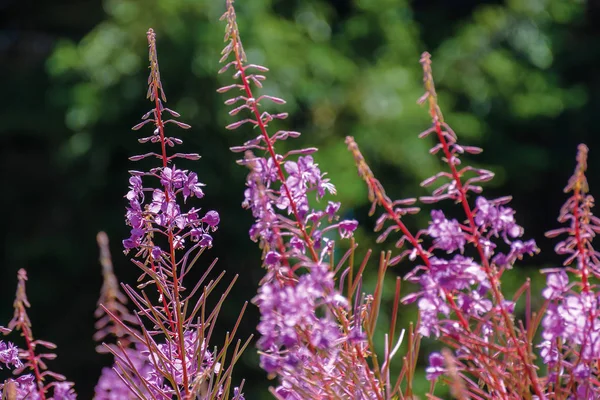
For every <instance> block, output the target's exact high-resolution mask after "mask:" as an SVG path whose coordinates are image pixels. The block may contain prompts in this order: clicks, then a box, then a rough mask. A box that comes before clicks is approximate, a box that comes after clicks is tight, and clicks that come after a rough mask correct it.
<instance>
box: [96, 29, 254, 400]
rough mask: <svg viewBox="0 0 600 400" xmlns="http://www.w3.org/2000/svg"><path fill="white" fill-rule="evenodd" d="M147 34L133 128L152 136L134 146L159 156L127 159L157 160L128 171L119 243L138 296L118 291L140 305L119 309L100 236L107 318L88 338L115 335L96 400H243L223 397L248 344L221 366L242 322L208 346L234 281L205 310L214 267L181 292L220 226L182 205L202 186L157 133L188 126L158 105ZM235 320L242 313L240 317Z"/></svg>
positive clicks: (175, 141)
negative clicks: (216, 345)
mask: <svg viewBox="0 0 600 400" xmlns="http://www.w3.org/2000/svg"><path fill="white" fill-rule="evenodd" d="M147 38H148V45H149V60H150V76H149V78H148V96H147V97H148V98H149V99H150V101H151V102H152V103H153V108H152V109H151V110H150V111H149V112H148V113H146V114H145V115H144V116H143V117H142V119H143V121H142V122H141V123H139V124H138V125H136V126H134V127H133V129H134V130H138V129H141V128H142V127H144V126H145V125H147V124H152V125H154V131H153V133H152V134H151V135H150V136H147V137H143V138H141V139H139V142H140V143H152V144H155V145H156V146H157V147H158V148H159V151H158V152H150V153H146V154H143V155H139V156H133V157H130V159H131V160H132V161H139V160H142V159H145V158H147V157H155V158H157V159H159V160H160V163H159V166H157V167H154V168H151V169H149V170H148V171H138V170H134V171H130V173H131V177H130V179H129V191H128V192H127V194H126V195H125V198H126V199H127V200H128V202H129V205H128V207H127V212H126V215H125V218H126V223H127V224H128V225H129V226H130V227H131V232H130V236H129V238H127V239H125V240H123V246H124V248H125V253H126V254H128V253H129V252H131V251H133V252H134V257H133V259H132V261H133V263H134V264H135V265H137V266H138V267H139V268H140V269H141V270H142V276H141V277H140V279H139V281H140V282H141V284H140V285H138V288H137V289H139V290H141V292H140V291H138V290H136V289H134V288H132V287H131V286H129V285H123V286H122V287H123V290H124V291H125V293H126V294H127V296H129V298H130V299H131V301H132V302H133V303H134V305H135V306H136V307H137V308H138V311H137V315H135V316H132V315H131V314H130V313H129V312H128V310H127V309H126V307H125V306H124V303H125V301H124V297H123V295H122V294H121V292H120V291H119V289H118V287H117V286H116V278H115V277H114V275H113V274H112V266H111V265H110V259H109V252H108V248H107V246H108V243H107V239H106V238H105V237H99V244H100V248H101V263H102V265H103V270H104V275H105V286H104V288H103V291H102V296H101V299H100V301H101V302H102V304H101V307H102V311H101V312H99V313H98V316H99V317H102V315H103V314H104V313H105V314H106V315H107V316H108V317H110V321H107V320H106V318H105V317H102V318H101V319H100V320H99V323H98V325H97V327H98V329H99V331H98V332H97V335H96V338H104V337H107V335H108V334H111V335H114V336H116V337H117V339H118V346H115V345H105V346H106V348H107V349H108V350H109V351H110V352H111V353H112V354H113V356H114V365H113V368H112V369H104V370H103V373H102V376H101V377H100V380H99V382H98V385H97V386H96V398H97V399H114V398H125V399H128V398H131V399H134V398H135V399H137V398H144V399H146V398H151V399H171V398H177V399H185V400H187V399H190V400H191V399H228V398H230V397H232V396H233V397H234V398H241V397H240V396H241V393H240V388H237V390H236V391H235V394H233V395H232V394H231V393H230V392H231V388H230V386H231V373H232V368H233V365H234V364H235V362H236V361H237V359H238V358H239V356H240V354H241V352H242V351H243V349H244V348H245V347H246V346H247V344H248V342H246V343H245V344H243V345H242V344H241V343H240V342H239V341H238V342H237V344H236V346H235V349H234V354H233V356H232V359H231V360H230V362H229V363H227V364H225V363H224V361H225V357H226V355H227V349H228V348H229V346H230V345H231V344H232V343H233V341H234V339H233V338H234V336H235V331H236V329H237V326H238V325H239V322H240V321H239V320H238V322H237V324H236V327H235V329H234V330H233V332H231V334H228V335H227V336H226V338H225V340H224V345H223V349H222V350H220V351H219V350H217V349H215V350H214V351H209V350H208V349H207V346H208V343H209V342H210V339H211V333H212V325H213V324H214V319H215V318H216V317H217V315H218V310H219V309H220V307H221V306H222V303H223V301H224V299H225V297H226V295H227V293H228V292H229V291H230V290H231V288H232V285H233V282H232V283H231V285H230V286H229V287H228V288H227V290H226V292H225V293H224V294H223V295H222V297H221V299H220V301H219V302H218V303H217V305H216V306H215V309H214V310H213V311H212V312H209V313H206V310H205V307H206V301H207V296H208V294H209V293H211V292H212V291H213V290H214V289H215V287H216V285H217V284H218V283H219V281H220V280H221V278H222V277H223V275H224V272H223V273H222V274H221V275H220V276H219V278H218V279H216V280H213V281H210V282H208V283H205V279H207V276H208V274H209V273H210V271H211V269H212V267H213V266H214V265H215V263H212V264H211V265H210V267H209V268H208V270H207V271H206V273H205V274H204V276H203V277H202V279H201V280H200V281H199V282H197V283H196V284H195V285H194V286H193V288H192V290H191V291H188V289H187V288H186V287H185V286H184V282H183V280H184V277H185V276H186V275H187V274H188V272H189V271H190V269H191V268H192V266H193V265H194V264H195V263H196V261H197V260H198V257H199V255H200V254H201V253H202V252H203V251H204V250H206V249H208V248H210V247H212V244H213V237H212V233H213V232H214V231H216V230H217V229H218V226H219V222H220V218H219V214H218V212H217V211H214V210H210V211H207V212H203V211H202V210H201V209H200V208H196V207H193V206H190V205H188V203H191V201H192V200H193V199H194V198H196V199H199V198H202V197H204V191H203V187H204V184H202V183H201V182H200V181H199V178H198V176H197V174H196V173H195V172H191V171H189V170H186V169H182V168H178V167H177V166H176V165H175V161H182V160H198V159H199V158H200V156H199V155H198V154H188V153H177V152H174V153H172V154H169V152H168V149H170V148H173V147H175V146H177V145H180V144H181V143H182V141H181V139H179V138H177V137H174V136H169V135H167V131H166V129H165V127H166V126H167V125H168V124H172V125H176V126H178V127H180V128H183V129H188V128H190V126H189V125H187V124H185V123H182V122H180V121H178V120H176V119H175V118H179V114H178V113H177V112H175V111H173V110H170V109H168V108H166V107H164V102H166V96H165V94H164V90H163V86H162V83H161V80H160V72H159V68H158V57H157V52H156V37H155V34H154V31H153V30H152V29H150V30H148V33H147ZM167 118H170V119H167ZM234 281H235V279H234ZM149 285H152V286H155V287H156V292H157V293H156V296H154V297H152V296H149V295H148V294H147V293H146V292H145V291H144V289H145V288H146V287H148V286H149ZM153 299H154V300H153ZM194 299H195V301H192V300H194ZM242 314H243V310H242V313H241V314H240V318H241V316H242ZM109 322H110V323H109Z"/></svg>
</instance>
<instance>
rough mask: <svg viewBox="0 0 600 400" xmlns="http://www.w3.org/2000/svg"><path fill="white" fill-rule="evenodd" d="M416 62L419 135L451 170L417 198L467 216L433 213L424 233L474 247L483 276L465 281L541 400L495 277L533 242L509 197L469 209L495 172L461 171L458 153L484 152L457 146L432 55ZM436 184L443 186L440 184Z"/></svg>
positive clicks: (448, 244)
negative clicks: (420, 86) (492, 313)
mask: <svg viewBox="0 0 600 400" xmlns="http://www.w3.org/2000/svg"><path fill="white" fill-rule="evenodd" d="M420 61H421V65H422V67H423V82H424V85H425V94H424V95H423V96H422V97H421V98H420V99H419V102H420V103H423V102H425V101H427V102H428V105H429V114H430V116H431V119H432V126H431V127H430V128H429V129H427V130H426V131H424V132H423V133H421V134H420V135H419V137H421V138H424V137H427V136H429V135H430V134H434V135H435V137H436V139H437V142H436V144H435V145H434V146H433V147H432V148H431V150H430V153H431V154H436V153H438V152H440V151H441V152H442V160H443V161H444V162H445V163H446V164H447V166H448V169H449V171H443V172H440V173H438V174H436V175H434V176H432V177H431V178H429V179H426V180H425V181H423V182H422V184H421V185H422V186H430V185H433V184H438V187H437V188H436V189H434V190H433V194H432V196H427V197H423V198H421V200H422V201H424V202H428V203H436V202H438V201H440V200H443V199H450V200H453V201H455V202H456V203H459V204H460V205H461V207H462V209H463V211H464V214H465V218H466V221H465V223H464V224H457V223H455V222H453V221H448V220H447V219H446V218H445V217H444V215H443V214H440V213H439V212H437V213H436V214H435V215H434V214H432V218H433V222H432V225H431V227H430V229H429V231H428V234H429V236H430V237H432V238H434V239H440V238H442V239H446V240H438V241H437V243H435V242H434V246H435V247H437V248H439V249H441V250H446V251H448V252H455V251H456V250H457V249H459V248H460V246H461V243H463V242H462V241H458V242H457V240H459V239H460V235H461V234H462V235H463V236H464V237H465V239H466V242H469V243H472V244H473V245H474V247H475V249H476V250H477V253H478V255H479V262H480V264H474V265H476V266H477V269H478V271H480V272H481V273H478V274H477V275H474V276H472V277H471V278H468V280H470V281H471V282H476V283H477V284H478V285H480V287H481V288H482V289H481V293H482V294H483V295H485V294H486V293H488V292H489V297H490V299H489V300H488V301H491V306H492V307H493V308H494V309H496V310H497V312H498V313H499V314H500V317H501V320H500V321H501V322H500V321H497V324H499V326H504V327H505V328H504V332H505V333H506V335H507V340H508V343H509V345H511V346H513V347H514V350H515V353H516V354H517V356H518V363H519V364H520V368H523V370H524V371H525V373H526V376H527V377H528V378H529V384H530V385H531V387H532V389H533V391H534V393H535V394H536V395H537V396H539V398H540V399H545V398H546V397H545V394H544V393H543V390H542V387H541V385H540V382H539V378H538V376H537V372H536V368H535V366H534V364H533V355H532V354H531V351H530V349H529V346H528V341H529V340H528V336H527V332H525V331H521V330H519V329H517V327H516V326H515V324H514V321H513V318H514V317H513V316H512V308H513V304H512V302H507V301H505V300H504V296H503V295H502V292H501V290H500V279H499V277H500V276H501V274H502V272H503V271H504V270H505V269H507V268H512V266H513V264H514V263H515V261H516V260H518V259H521V258H522V257H523V256H524V255H527V254H529V255H533V254H534V253H537V252H538V251H539V250H538V248H537V246H536V245H535V242H534V241H533V240H528V241H525V242H523V241H521V240H520V239H518V238H519V237H520V236H521V235H522V234H523V228H521V227H520V226H519V225H517V224H516V222H515V220H514V211H513V210H512V209H510V208H509V207H507V206H506V203H507V202H508V201H509V200H510V198H499V199H495V200H488V199H486V198H484V197H478V198H477V199H476V201H475V207H472V206H471V205H470V203H469V201H468V194H469V193H475V194H479V193H481V191H482V190H483V189H482V187H481V186H480V184H481V183H483V182H487V181H489V180H491V179H492V178H493V176H494V174H493V173H492V172H491V171H487V170H484V169H479V168H474V167H471V166H464V167H461V160H460V155H462V154H465V153H466V154H478V153H480V152H481V151H482V150H481V149H480V148H477V147H472V146H463V145H460V144H459V143H458V138H457V136H456V134H455V133H454V131H452V129H451V128H450V126H448V124H447V123H446V122H445V121H444V117H443V116H442V113H441V110H440V107H439V105H438V103H437V94H436V91H435V85H434V83H433V73H432V69H431V56H430V54H429V53H427V52H425V53H423V55H422V57H421V60H420ZM440 181H441V183H438V182H440ZM498 237H500V238H502V239H503V240H502V241H503V242H504V244H505V245H507V246H508V250H507V251H505V252H496V248H497V246H498V244H496V243H494V240H495V239H496V238H498ZM496 242H497V240H496ZM459 258H460V259H459ZM460 260H464V258H462V256H455V258H454V259H453V262H456V261H460ZM468 270H469V269H467V270H465V271H468ZM471 271H472V269H471ZM464 278H467V276H464ZM466 300H468V302H469V303H471V302H474V303H473V304H474V305H478V306H483V304H481V301H482V300H483V298H481V296H479V297H469V298H467V299H466ZM483 307H484V308H485V307H489V306H483Z"/></svg>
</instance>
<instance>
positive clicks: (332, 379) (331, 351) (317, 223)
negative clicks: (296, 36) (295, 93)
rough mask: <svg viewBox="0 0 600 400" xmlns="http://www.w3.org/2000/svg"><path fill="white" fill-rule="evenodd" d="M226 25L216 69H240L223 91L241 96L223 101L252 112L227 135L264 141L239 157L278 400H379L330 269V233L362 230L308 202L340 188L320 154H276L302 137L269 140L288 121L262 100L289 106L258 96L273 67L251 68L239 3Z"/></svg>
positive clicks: (357, 331) (357, 326)
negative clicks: (276, 125) (275, 124)
mask: <svg viewBox="0 0 600 400" xmlns="http://www.w3.org/2000/svg"><path fill="white" fill-rule="evenodd" d="M223 19H224V20H225V21H226V22H227V27H226V33H225V41H226V42H227V45H226V46H225V48H224V50H223V52H222V55H223V56H222V58H221V62H224V63H226V64H225V66H224V67H223V68H222V69H221V70H220V71H219V72H220V73H224V72H226V71H228V70H230V69H233V70H234V73H233V77H234V79H235V80H236V82H237V83H234V84H231V85H228V86H225V87H222V88H221V89H219V90H218V91H219V92H221V93H229V92H233V93H234V94H233V97H231V98H230V99H228V100H226V101H225V104H227V105H231V106H235V108H234V109H232V110H231V111H230V112H229V114H230V115H232V116H235V115H237V114H238V113H240V112H241V111H247V112H248V113H249V114H250V116H249V117H246V118H242V119H240V120H238V121H237V122H233V123H231V124H229V125H228V126H227V129H237V128H240V127H243V126H252V127H254V128H257V130H258V136H256V137H254V138H253V139H251V140H248V141H246V142H245V143H244V144H243V145H242V146H237V147H234V148H232V151H234V152H240V153H244V158H243V159H242V160H240V161H239V163H240V164H242V165H245V166H247V167H248V168H249V169H250V173H249V174H248V179H247V181H246V190H245V192H244V201H243V206H244V207H246V208H249V209H250V210H251V211H252V215H253V216H254V218H255V222H254V224H253V225H252V227H251V228H250V232H249V234H250V237H251V239H252V240H254V241H256V242H259V244H260V246H261V248H262V249H263V265H264V267H265V268H266V269H267V274H266V276H265V278H264V279H263V280H262V282H261V286H260V288H259V291H258V295H257V296H256V297H255V298H254V300H253V301H254V303H255V304H256V305H257V306H258V308H259V310H260V313H261V319H260V322H259V325H258V331H259V333H260V334H261V337H260V339H259V341H258V347H259V350H260V354H261V357H260V360H261V366H262V368H263V369H265V371H267V372H268V373H269V374H270V375H272V376H277V377H278V378H279V386H278V387H277V388H276V389H274V392H275V395H276V396H277V397H278V398H282V399H307V398H311V399H321V398H323V399H324V398H339V399H381V398H382V394H381V386H380V384H379V382H378V380H377V378H375V376H374V375H373V373H372V372H371V370H370V368H369V365H368V364H367V362H366V359H365V357H366V356H367V355H368V353H369V350H368V349H367V343H366V340H365V339H366V337H365V334H364V332H363V330H362V329H363V328H362V321H361V320H360V318H357V319H355V318H353V317H352V315H354V314H353V313H351V312H350V302H349V301H348V298H347V297H345V296H344V295H343V294H342V293H341V292H340V291H339V290H338V289H337V288H336V287H335V281H334V275H335V274H334V270H333V268H332V266H333V257H332V255H333V248H334V244H335V240H334V239H332V238H331V235H330V232H335V231H337V233H338V235H339V237H340V238H349V237H351V236H352V232H353V231H354V230H355V229H356V227H357V225H358V224H357V222H356V221H354V220H340V219H339V216H338V212H339V209H340V203H337V202H333V201H328V202H327V203H325V205H324V207H323V208H322V209H319V208H313V207H312V206H311V202H310V201H309V196H315V198H316V200H322V199H323V197H324V196H325V195H326V194H335V187H334V185H333V184H332V183H331V182H330V180H329V179H328V178H326V175H325V173H323V172H321V170H320V169H319V167H318V165H317V164H316V163H315V160H314V158H313V156H312V155H313V154H314V153H315V152H316V151H317V149H316V148H304V149H300V150H291V151H288V152H287V153H285V154H279V153H277V152H276V150H275V146H276V144H277V143H278V142H279V141H283V140H287V139H291V138H296V137H298V136H299V135H300V133H298V132H295V131H277V132H275V133H269V131H268V128H269V123H270V122H271V121H273V120H275V119H285V118H286V117H287V114H286V113H277V114H272V113H270V112H268V111H263V109H262V107H263V103H267V102H273V103H277V104H284V103H285V101H284V100H283V99H279V98H276V97H273V96H269V95H259V96H257V95H255V94H254V93H255V91H257V90H260V89H261V88H262V82H263V81H264V80H265V76H264V75H262V73H264V72H266V71H268V69H267V68H265V67H263V66H259V65H255V64H247V63H246V55H245V53H244V49H243V46H242V43H241V40H240V36H239V30H238V27H237V21H236V15H235V9H234V7H233V1H228V6H227V11H226V13H225V14H224V16H223ZM255 153H260V154H259V155H255ZM262 154H264V156H263V155H262ZM296 157H297V158H296Z"/></svg>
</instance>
